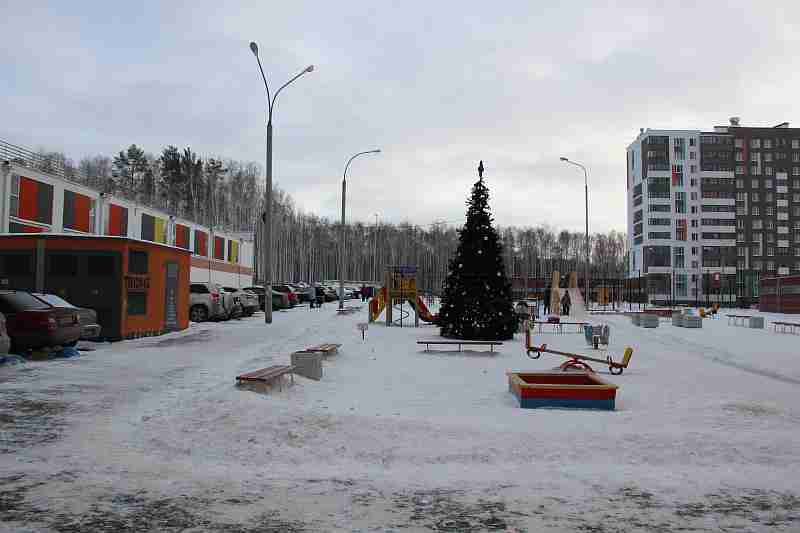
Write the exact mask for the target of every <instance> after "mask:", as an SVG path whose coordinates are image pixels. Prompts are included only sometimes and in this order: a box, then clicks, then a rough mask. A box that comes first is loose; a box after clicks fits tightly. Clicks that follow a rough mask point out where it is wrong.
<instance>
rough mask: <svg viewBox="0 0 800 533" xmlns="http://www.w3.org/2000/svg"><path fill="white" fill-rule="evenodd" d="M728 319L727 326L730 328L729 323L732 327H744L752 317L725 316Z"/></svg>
mask: <svg viewBox="0 0 800 533" xmlns="http://www.w3.org/2000/svg"><path fill="white" fill-rule="evenodd" d="M725 316H726V317H728V325H729V326H730V325H731V323H732V324H733V325H734V326H745V325H746V322H747V321H748V320H750V318H751V316H752V315H725Z"/></svg>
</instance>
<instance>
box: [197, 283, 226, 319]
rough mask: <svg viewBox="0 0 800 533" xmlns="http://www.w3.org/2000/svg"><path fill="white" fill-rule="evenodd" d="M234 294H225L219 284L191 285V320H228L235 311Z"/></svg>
mask: <svg viewBox="0 0 800 533" xmlns="http://www.w3.org/2000/svg"><path fill="white" fill-rule="evenodd" d="M234 305H235V304H234V298H233V294H231V293H228V292H225V289H223V288H222V286H220V285H219V284H218V283H206V282H203V283H192V284H190V285H189V320H191V321H192V322H205V321H206V320H227V319H229V318H230V317H231V315H232V314H233V311H234Z"/></svg>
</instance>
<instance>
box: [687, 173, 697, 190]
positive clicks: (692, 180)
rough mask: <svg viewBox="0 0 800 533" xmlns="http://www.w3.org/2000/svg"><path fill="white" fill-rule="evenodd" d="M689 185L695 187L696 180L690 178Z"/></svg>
mask: <svg viewBox="0 0 800 533" xmlns="http://www.w3.org/2000/svg"><path fill="white" fill-rule="evenodd" d="M692 172H694V170H692ZM689 185H690V186H692V187H697V178H691V179H690V180H689Z"/></svg>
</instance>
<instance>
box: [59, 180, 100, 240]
mask: <svg viewBox="0 0 800 533" xmlns="http://www.w3.org/2000/svg"><path fill="white" fill-rule="evenodd" d="M93 203H94V201H93V200H92V199H91V198H89V197H88V196H85V195H83V194H78V193H76V192H72V191H67V190H65V191H64V227H65V228H67V229H74V230H78V231H82V232H84V233H91V232H92V231H93V230H94V228H92V227H91V226H92V224H91V210H92V204H93Z"/></svg>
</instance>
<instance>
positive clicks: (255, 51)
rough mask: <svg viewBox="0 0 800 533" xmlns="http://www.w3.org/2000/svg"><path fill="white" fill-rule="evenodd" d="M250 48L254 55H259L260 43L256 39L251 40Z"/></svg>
mask: <svg viewBox="0 0 800 533" xmlns="http://www.w3.org/2000/svg"><path fill="white" fill-rule="evenodd" d="M250 50H251V51H252V52H253V55H254V56H256V57H258V45H257V44H256V42H255V41H250Z"/></svg>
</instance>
